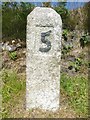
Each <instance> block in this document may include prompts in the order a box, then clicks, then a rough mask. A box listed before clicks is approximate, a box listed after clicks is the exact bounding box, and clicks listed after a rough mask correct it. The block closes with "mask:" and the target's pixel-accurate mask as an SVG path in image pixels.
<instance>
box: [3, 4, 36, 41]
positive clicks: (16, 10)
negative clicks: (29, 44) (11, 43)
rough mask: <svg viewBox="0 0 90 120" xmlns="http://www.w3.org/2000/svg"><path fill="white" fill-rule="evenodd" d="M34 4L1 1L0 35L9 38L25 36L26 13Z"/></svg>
mask: <svg viewBox="0 0 90 120" xmlns="http://www.w3.org/2000/svg"><path fill="white" fill-rule="evenodd" d="M33 8H34V5H32V4H30V3H24V2H20V3H17V2H3V3H2V33H3V34H2V37H3V39H4V38H9V39H17V38H19V39H22V40H25V38H26V23H27V15H28V14H29V13H30V12H31V11H32V10H33Z"/></svg>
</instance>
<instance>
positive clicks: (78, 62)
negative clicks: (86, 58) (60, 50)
mask: <svg viewBox="0 0 90 120" xmlns="http://www.w3.org/2000/svg"><path fill="white" fill-rule="evenodd" d="M82 64H84V62H83V61H82V59H80V58H76V59H75V61H74V62H70V66H69V69H72V68H74V69H75V71H76V72H77V71H79V70H80V66H81V65H82Z"/></svg>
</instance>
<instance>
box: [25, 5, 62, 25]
mask: <svg viewBox="0 0 90 120" xmlns="http://www.w3.org/2000/svg"><path fill="white" fill-rule="evenodd" d="M27 19H28V20H29V22H33V23H34V24H35V25H36V26H54V25H56V24H59V25H62V20H61V16H60V15H59V14H58V13H57V12H56V11H55V10H53V9H52V8H47V7H35V8H34V10H33V11H32V12H31V13H30V14H29V15H28V17H27Z"/></svg>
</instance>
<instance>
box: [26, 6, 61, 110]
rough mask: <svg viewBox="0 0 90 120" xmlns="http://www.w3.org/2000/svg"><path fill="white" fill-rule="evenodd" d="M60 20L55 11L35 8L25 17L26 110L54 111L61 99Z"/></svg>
mask: <svg viewBox="0 0 90 120" xmlns="http://www.w3.org/2000/svg"><path fill="white" fill-rule="evenodd" d="M61 33H62V20H61V17H60V15H59V14H58V13H56V11H54V10H53V9H51V8H46V7H36V8H35V9H34V10H33V11H32V12H31V13H30V14H29V15H28V17H27V58H26V65H27V68H26V74H27V81H26V109H27V110H29V109H32V108H34V109H35V108H39V109H44V110H49V111H55V110H57V109H58V108H59V104H60V103H59V98H60V57H61Z"/></svg>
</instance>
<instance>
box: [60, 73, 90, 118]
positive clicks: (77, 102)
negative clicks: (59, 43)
mask: <svg viewBox="0 0 90 120" xmlns="http://www.w3.org/2000/svg"><path fill="white" fill-rule="evenodd" d="M61 90H63V91H64V92H65V94H66V95H67V97H68V99H69V104H70V106H71V107H72V108H73V109H74V110H75V111H76V113H77V114H80V115H81V116H87V114H88V78H86V77H83V76H75V77H70V76H68V75H66V74H62V75H61Z"/></svg>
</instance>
